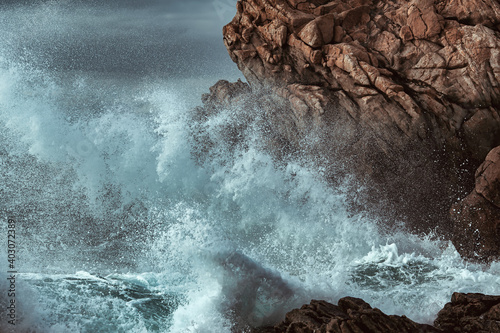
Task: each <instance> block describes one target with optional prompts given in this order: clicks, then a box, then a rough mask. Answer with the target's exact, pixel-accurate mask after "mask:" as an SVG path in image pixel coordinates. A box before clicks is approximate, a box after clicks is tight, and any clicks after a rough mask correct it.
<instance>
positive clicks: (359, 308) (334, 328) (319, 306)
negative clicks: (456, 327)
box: [269, 297, 441, 333]
mask: <svg viewBox="0 0 500 333" xmlns="http://www.w3.org/2000/svg"><path fill="white" fill-rule="evenodd" d="M269 332H275V333H280V332H283V333H285V332H287V333H288V332H294V333H312V332H338V333H351V332H373V333H405V332H422V333H425V332H441V331H440V330H438V329H436V328H434V327H432V326H429V325H424V324H417V323H415V322H413V321H412V320H410V319H408V318H406V317H404V316H402V317H400V316H388V315H386V314H384V313H383V312H382V311H380V310H379V309H373V308H372V307H371V306H370V305H369V304H368V303H366V302H365V301H363V300H362V299H359V298H353V297H345V298H341V299H340V300H339V303H338V306H337V305H333V304H330V303H328V302H325V301H316V300H313V301H311V304H306V305H304V306H302V307H301V308H300V309H295V310H292V311H290V312H289V313H287V314H286V318H285V320H284V321H283V322H281V323H280V324H278V325H276V326H275V327H274V330H273V331H271V330H269Z"/></svg>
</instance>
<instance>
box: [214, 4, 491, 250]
mask: <svg viewBox="0 0 500 333" xmlns="http://www.w3.org/2000/svg"><path fill="white" fill-rule="evenodd" d="M472 8H473V10H472ZM499 28H500V5H499V3H498V2H497V1H495V0H481V1H479V0H462V1H460V2H457V1H451V0H444V1H441V0H439V1H438V0H412V1H394V0H356V1H343V0H335V1H328V0H310V1H299V0H240V1H238V3H237V14H236V16H235V17H234V19H233V20H232V22H231V23H229V24H228V25H227V26H225V27H224V31H223V32H224V42H225V44H226V46H227V49H228V51H229V54H230V56H231V57H232V59H233V60H234V61H235V62H236V63H237V64H238V67H239V68H240V69H241V71H242V72H243V74H244V75H245V77H246V78H247V80H248V82H249V83H250V85H251V87H252V88H253V90H254V91H256V90H257V89H259V88H261V87H265V89H268V92H269V91H270V92H269V94H274V95H278V96H280V97H281V100H282V103H281V104H280V105H281V106H280V107H279V108H280V111H279V112H275V113H274V114H273V112H272V111H269V112H268V114H269V115H270V117H274V119H275V121H274V124H275V126H274V127H275V128H274V130H275V131H276V132H277V136H279V137H281V138H282V139H283V140H285V141H287V142H289V143H291V144H292V145H304V140H305V141H307V137H308V136H310V135H311V133H319V134H318V136H319V137H320V138H321V139H320V140H315V141H314V140H311V141H310V142H308V143H307V144H309V145H310V147H308V149H309V150H310V151H311V152H314V154H317V155H318V154H319V155H321V156H322V157H323V158H326V159H330V161H338V160H342V163H343V165H344V166H345V169H346V170H348V172H351V173H354V174H356V175H357V176H358V178H359V179H368V180H370V183H373V184H378V187H377V186H375V187H376V190H374V192H373V193H370V195H369V198H371V200H372V201H375V202H378V201H383V202H384V205H385V211H386V212H394V215H395V217H397V218H401V219H407V220H408V221H410V222H413V223H412V224H411V226H412V227H413V228H414V229H415V230H418V231H426V230H430V229H434V228H435V227H436V225H437V226H438V227H440V228H441V229H442V231H443V232H446V231H447V230H448V231H449V230H450V229H452V228H450V223H449V220H448V219H449V217H448V216H447V214H446V212H447V211H448V208H449V207H450V205H451V204H452V202H453V201H454V200H455V198H456V196H457V195H458V194H459V193H461V192H460V191H463V189H464V188H466V189H467V187H468V186H470V187H471V186H472V184H471V182H470V180H469V179H472V177H470V175H472V173H473V172H474V170H475V169H476V168H477V167H478V166H479V164H480V163H481V162H482V161H483V160H484V158H485V156H486V155H487V153H488V152H489V151H490V150H491V149H492V148H493V147H495V146H498V145H500V112H499V106H500V32H499ZM273 98H274V97H273ZM283 110H285V111H283ZM282 124H287V126H283V125H282ZM285 127H286V128H285ZM312 141H314V143H311V142H312ZM325 164H326V165H328V163H325ZM462 173H463V174H462ZM331 176H332V178H334V177H335V175H331ZM463 176H464V177H463ZM468 177H470V178H468ZM365 205H366V204H365ZM393 217H394V216H393ZM459 228H460V227H459ZM455 229H456V228H455ZM469 240H470V238H469V239H466V241H469ZM457 247H459V246H457ZM459 248H460V249H461V251H462V253H464V252H463V251H468V250H466V249H465V248H463V247H459ZM495 251H498V250H495ZM488 253H489V252H488Z"/></svg>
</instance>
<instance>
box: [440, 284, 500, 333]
mask: <svg viewBox="0 0 500 333" xmlns="http://www.w3.org/2000/svg"><path fill="white" fill-rule="evenodd" d="M434 325H435V326H436V327H438V328H440V329H442V330H443V332H445V333H448V332H449V333H487V332H488V333H496V332H500V296H488V295H483V294H462V293H454V294H453V296H452V297H451V302H450V303H447V304H446V305H445V306H444V308H443V309H442V310H441V311H439V313H438V316H437V318H436V320H435V321H434Z"/></svg>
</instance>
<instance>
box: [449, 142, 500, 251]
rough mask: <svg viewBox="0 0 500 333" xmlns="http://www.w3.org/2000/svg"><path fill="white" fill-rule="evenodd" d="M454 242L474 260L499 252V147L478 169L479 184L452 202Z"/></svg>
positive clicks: (477, 178)
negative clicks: (453, 203) (463, 196)
mask: <svg viewBox="0 0 500 333" xmlns="http://www.w3.org/2000/svg"><path fill="white" fill-rule="evenodd" d="M451 216H452V218H453V220H454V222H455V223H454V227H455V228H454V232H453V235H454V236H453V237H454V239H453V243H454V244H455V246H456V247H457V248H458V250H459V251H460V253H462V255H464V256H466V257H467V258H471V259H479V260H484V259H492V258H495V257H498V255H499V254H500V146H499V147H496V148H495V149H493V150H492V151H491V152H490V153H489V154H488V156H486V160H485V161H484V162H483V164H481V166H480V167H479V169H477V171H476V187H475V189H474V190H473V191H472V193H471V194H469V196H467V197H466V198H465V199H463V200H462V201H460V202H458V203H457V204H455V205H453V206H452V208H451Z"/></svg>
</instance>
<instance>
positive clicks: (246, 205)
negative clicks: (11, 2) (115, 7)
mask: <svg viewBox="0 0 500 333" xmlns="http://www.w3.org/2000/svg"><path fill="white" fill-rule="evenodd" d="M62 3H63V4H64V6H70V7H68V8H70V9H71V11H70V10H69V9H68V8H67V7H64V6H62V5H61V4H60V3H57V2H43V4H41V5H36V6H34V7H26V8H25V7H22V6H21V7H16V6H14V7H12V8H11V7H3V8H1V10H2V12H1V17H0V23H1V27H2V29H3V31H2V32H3V34H2V36H1V37H0V143H1V145H0V198H1V201H0V214H1V215H0V221H1V223H0V239H1V243H2V244H3V245H2V247H1V248H0V292H1V294H0V331H1V332H42V333H43V332H245V331H249V329H250V328H251V327H257V326H260V325H271V324H275V323H277V322H278V321H280V320H282V319H283V316H284V314H285V313H286V312H288V311H289V310H291V309H292V308H294V307H298V306H300V305H302V304H304V303H308V302H309V301H310V300H311V299H324V300H327V301H330V302H334V303H335V302H337V301H338V299H339V298H341V297H344V296H354V297H361V298H363V299H364V300H366V301H367V302H369V303H370V304H371V305H372V306H373V307H378V308H380V309H381V310H382V311H384V312H386V313H388V314H399V315H402V314H405V315H406V316H408V317H409V318H411V319H413V320H415V321H418V322H423V323H432V322H433V320H434V318H435V316H436V314H437V312H438V311H439V310H440V309H441V308H442V307H443V306H444V304H445V303H446V302H448V301H449V300H450V297H451V294H452V293H453V292H455V291H459V292H482V293H487V294H499V293H500V264H499V263H497V262H494V263H492V264H491V265H488V266H484V265H477V264H471V263H467V262H464V261H463V260H462V259H461V258H460V256H459V255H458V253H457V252H456V250H455V248H454V247H453V245H452V244H451V243H449V242H447V241H442V240H439V239H438V238H437V237H434V235H420V236H416V235H412V234H408V233H406V232H404V231H403V230H398V229H395V230H391V231H390V232H387V230H386V231H381V230H379V229H378V227H377V220H376V214H374V213H373V212H361V213H357V214H353V213H351V212H349V210H348V207H347V204H346V201H347V199H346V198H347V194H348V193H347V191H352V190H353V188H355V186H354V187H353V186H352V185H353V184H355V182H356V180H355V179H348V180H345V182H346V183H347V182H348V183H349V186H340V187H337V188H332V187H330V186H328V185H327V184H326V182H325V181H324V180H323V179H322V177H321V170H318V169H317V168H316V167H315V166H314V164H313V163H310V161H307V160H304V159H303V158H300V156H299V157H294V158H293V159H292V158H290V159H289V160H284V161H280V163H276V161H275V160H274V159H273V157H272V156H270V154H268V153H267V152H266V151H265V150H263V149H262V148H261V144H260V141H259V133H260V131H261V129H260V128H259V121H258V120H259V117H261V116H262V115H259V114H256V115H253V116H255V117H253V119H254V121H253V122H251V123H250V125H249V126H248V127H247V128H246V130H245V131H246V132H245V144H244V145H240V146H237V147H236V148H235V149H227V147H226V145H225V144H224V142H222V141H223V140H224V135H223V132H224V128H225V126H226V125H227V124H228V123H232V122H235V121H238V119H239V118H240V117H241V116H242V115H241V112H242V110H235V109H227V110H223V111H222V112H220V113H219V114H218V115H216V116H214V117H212V118H211V119H209V120H207V121H206V123H204V124H203V127H204V129H205V131H206V133H208V135H209V137H210V139H211V141H212V142H216V143H217V142H218V143H220V146H216V147H214V148H213V149H214V153H213V154H212V155H211V158H209V159H207V160H205V161H204V162H200V161H199V160H196V159H195V158H194V157H193V151H194V150H196V147H193V144H194V142H195V141H194V140H193V139H192V137H191V136H192V125H193V124H192V118H191V116H192V113H193V111H192V110H193V107H195V106H196V105H198V104H200V103H201V102H200V95H201V93H202V92H207V91H208V88H209V86H210V85H211V84H213V83H215V82H216V80H217V79H219V78H227V77H220V75H221V74H220V73H216V75H215V74H214V75H212V76H210V75H203V76H202V75H200V77H196V76H192V75H190V76H179V75H177V74H178V73H177V74H176V73H174V74H175V75H174V74H172V75H169V74H168V73H167V74H165V75H158V74H159V73H158V71H167V72H168V70H169V67H168V66H166V67H162V66H160V65H157V66H156V65H155V66H156V67H155V66H152V68H149V67H148V68H146V67H147V66H146V67H144V68H145V72H144V73H143V72H141V73H136V72H134V71H132V72H131V71H126V70H123V71H120V70H119V69H120V68H124V67H126V66H125V65H124V64H126V59H129V58H134V57H135V56H137V54H136V53H134V52H135V51H133V50H137V45H136V46H135V47H136V48H135V49H134V48H132V49H133V50H132V51H130V52H132V53H131V55H130V57H129V58H128V57H126V55H125V56H124V59H125V60H123V59H122V60H120V59H117V60H116V61H118V62H120V61H125V63H122V64H121V65H120V66H117V68H118V69H117V70H113V71H110V72H104V71H102V70H100V67H99V66H97V65H95V66H96V67H95V68H94V67H92V66H93V65H92V64H95V63H101V64H108V61H110V60H109V59H106V60H105V61H104V60H99V59H97V60H96V59H92V57H90V56H89V57H90V58H89V57H86V56H85V57H81V56H80V58H78V57H79V54H78V52H76V53H75V54H74V56H75V57H77V58H78V59H77V60H76V61H75V62H71V61H70V60H71V58H70V57H69V55H68V52H67V50H68V48H67V46H68V45H69V44H64V43H62V44H58V43H59V42H60V41H67V40H71V41H72V42H74V35H72V32H71V31H72V30H71V29H70V28H68V25H67V22H66V21H71V18H72V17H69V18H68V17H67V16H69V15H80V16H75V18H74V19H75V20H76V21H78V20H77V19H78V18H80V19H81V18H82V17H84V16H85V15H87V14H88V13H89V12H88V11H89V10H90V9H85V10H86V12H84V14H85V15H84V14H81V11H80V12H79V11H78V10H77V11H76V12H75V11H73V9H74V8H73V7H71V3H70V4H69V5H68V4H67V2H62ZM78 8H80V7H78ZM82 8H83V7H82ZM85 8H86V7H85ZM82 10H83V9H82ZM70 12H71V13H73V14H70ZM47 13H48V14H47ZM74 13H76V14H74ZM78 13H80V14H78ZM49 14H50V15H49ZM90 14H92V15H91V16H92V17H94V16H93V12H92V11H91V10H90ZM90 14H89V15H90ZM123 15H125V14H123ZM49 18H50V19H49ZM78 22H80V21H78ZM28 23H29V24H28ZM35 28H36V29H35ZM80 29H81V28H80ZM77 30H78V29H77ZM78 31H80V30H78ZM42 37H43V38H42ZM87 37H88V36H87ZM91 37H92V36H91ZM128 37H129V38H130V40H131V43H132V42H134V41H137V39H134V38H132V37H130V36H128ZM89 38H90V37H89ZM155 38H156V37H155ZM90 39H91V40H93V39H92V38H90ZM42 41H43V43H42V44H41V46H40V45H38V44H37V43H41V42H42ZM127 42H128V39H126V38H125V39H124V40H123V41H120V43H121V44H120V45H121V46H123V45H122V44H124V43H125V44H126V43H127ZM47 43H49V44H50V45H52V46H51V48H47V47H46V45H48V44H47ZM58 45H61V47H64V48H65V51H64V52H63V51H61V52H58V51H57V50H54V49H53V48H57V47H58ZM71 45H73V44H71ZM121 46H120V47H121ZM52 47H53V48H52ZM139 47H142V46H141V45H139ZM117 48H118V47H117ZM84 49H86V47H82V49H81V51H82V50H83V51H82V52H84ZM109 52H111V51H109ZM158 52H159V51H158ZM118 53H119V52H118ZM61 54H63V55H64V57H63V56H61V57H62V58H61V57H56V55H61ZM139 55H140V54H139ZM112 56H116V54H115V53H114V51H113V52H111V55H110V57H112ZM163 57H165V59H164V61H165V62H168V61H170V60H169V58H168V54H167V55H165V54H164V55H163ZM87 58H88V59H87ZM137 58H141V57H140V56H137ZM68 59H69V60H68ZM89 59H90V60H89ZM134 59H135V58H134ZM148 59H149V58H148ZM154 59H156V58H155V57H153V56H151V59H149V60H148V61H149V62H154V61H155V60H154ZM86 61H89V63H90V65H89V64H88V63H87V64H86V65H85V66H84V65H81V66H82V67H78V66H76V65H75V64H81V63H83V62H86ZM100 61H101V62H100ZM103 61H104V62H103ZM186 61H187V60H186ZM111 63H112V61H111ZM158 63H159V64H160V63H161V62H160V61H158ZM59 65H60V66H59ZM208 65H209V64H208ZM208 65H207V66H208ZM138 66H139V65H138ZM105 67H106V66H105ZM106 68H107V67H106ZM146 69H147V70H146ZM231 75H232V74H231ZM340 183H342V182H340ZM349 195H352V193H349ZM9 218H11V219H13V220H14V221H15V230H16V238H15V244H16V245H15V246H16V256H15V262H14V269H15V271H16V272H17V273H16V274H15V275H16V280H15V297H14V298H15V305H16V308H15V315H16V317H15V320H16V321H15V325H12V324H10V323H9V322H8V321H9V320H10V319H9V317H8V314H9V313H10V312H9V311H8V310H6V309H7V307H8V306H9V304H10V303H9V302H11V300H12V298H13V297H11V296H9V293H8V289H9V288H11V286H10V281H9V280H8V278H9V277H10V275H11V273H8V271H10V270H12V269H11V267H9V262H8V259H9V257H8V251H7V250H8V248H7V235H8V230H9V229H10V228H9V227H8V223H7V221H8V219H9Z"/></svg>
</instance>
